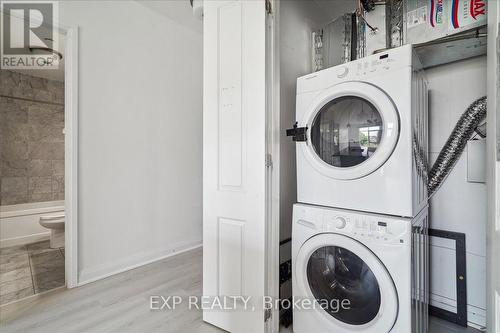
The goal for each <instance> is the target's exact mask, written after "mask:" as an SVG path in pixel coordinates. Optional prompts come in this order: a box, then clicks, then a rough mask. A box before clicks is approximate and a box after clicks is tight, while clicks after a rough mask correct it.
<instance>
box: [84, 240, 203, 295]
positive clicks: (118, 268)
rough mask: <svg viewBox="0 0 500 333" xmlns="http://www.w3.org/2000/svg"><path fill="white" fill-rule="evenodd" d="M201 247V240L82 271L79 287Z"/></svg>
mask: <svg viewBox="0 0 500 333" xmlns="http://www.w3.org/2000/svg"><path fill="white" fill-rule="evenodd" d="M201 246H203V241H201V240H200V241H197V242H189V243H180V244H176V245H175V246H173V247H171V248H169V249H165V250H163V251H159V252H152V253H149V254H142V255H139V256H135V257H132V258H126V259H123V260H119V261H117V262H116V261H115V262H113V263H112V264H107V265H100V266H98V267H96V268H93V269H87V270H86V269H82V271H81V272H80V274H79V277H78V282H77V286H83V285H85V284H88V283H91V282H95V281H98V280H101V279H105V278H107V277H110V276H112V275H116V274H119V273H123V272H126V271H129V270H131V269H134V268H138V267H141V266H144V265H148V264H151V263H154V262H156V261H159V260H163V259H166V258H168V257H172V256H174V255H177V254H181V253H184V252H187V251H191V250H194V249H197V248H200V247H201Z"/></svg>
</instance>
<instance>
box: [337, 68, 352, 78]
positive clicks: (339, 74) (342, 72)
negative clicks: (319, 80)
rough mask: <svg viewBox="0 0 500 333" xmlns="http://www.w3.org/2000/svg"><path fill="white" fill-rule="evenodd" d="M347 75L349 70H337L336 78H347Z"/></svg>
mask: <svg viewBox="0 0 500 333" xmlns="http://www.w3.org/2000/svg"><path fill="white" fill-rule="evenodd" d="M348 73H349V68H347V67H342V68H339V70H337V77H338V78H339V79H343V78H345V77H346V76H347V74H348Z"/></svg>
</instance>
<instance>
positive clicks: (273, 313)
mask: <svg viewBox="0 0 500 333" xmlns="http://www.w3.org/2000/svg"><path fill="white" fill-rule="evenodd" d="M266 7H267V8H268V10H269V12H268V14H267V15H266V165H267V173H266V219H267V223H266V225H267V227H266V251H267V255H266V260H267V262H266V268H267V270H266V289H267V290H266V295H267V296H271V297H273V298H274V299H278V298H279V296H280V295H279V291H280V277H279V264H280V259H279V250H280V247H279V242H280V239H279V237H280V172H279V170H280V136H281V127H280V80H279V77H280V66H279V33H278V29H277V27H278V24H279V23H278V22H279V19H278V17H279V15H278V12H279V11H278V7H279V1H277V0H266ZM275 304H276V303H275ZM268 311H270V318H269V320H268V321H266V325H265V331H266V332H278V331H279V309H278V308H276V307H272V308H271V309H269V310H268Z"/></svg>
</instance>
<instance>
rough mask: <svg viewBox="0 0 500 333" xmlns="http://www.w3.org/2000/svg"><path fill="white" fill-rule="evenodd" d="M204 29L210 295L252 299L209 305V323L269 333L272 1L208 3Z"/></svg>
mask: <svg viewBox="0 0 500 333" xmlns="http://www.w3.org/2000/svg"><path fill="white" fill-rule="evenodd" d="M203 27H204V31H203V43H204V46H203V50H204V63H203V68H204V69H203V71H204V78H203V81H204V82H203V86H204V91H203V94H204V101H203V295H204V296H205V297H218V298H219V300H221V302H222V301H223V300H224V299H226V300H229V303H230V306H229V307H231V306H232V304H233V303H232V301H231V300H232V299H233V298H234V297H236V298H237V297H240V296H243V297H245V298H247V297H251V299H250V300H249V303H248V304H246V303H245V301H243V300H242V299H237V300H236V303H235V304H236V309H226V310H220V309H212V310H204V311H203V320H205V321H206V322H208V323H210V324H213V325H215V326H218V327H220V328H223V329H225V330H227V331H230V332H264V331H265V327H266V324H265V318H264V317H265V314H264V309H263V306H262V303H263V302H262V300H263V297H264V294H265V291H266V276H265V274H266V200H267V199H266V68H265V59H266V9H265V1H264V0H235V1H231V0H222V1H219V0H210V1H205V2H204V26H203ZM246 300H248V299H246ZM245 304H246V307H245Z"/></svg>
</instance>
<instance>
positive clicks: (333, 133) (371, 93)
mask: <svg viewBox="0 0 500 333" xmlns="http://www.w3.org/2000/svg"><path fill="white" fill-rule="evenodd" d="M301 126H306V127H307V128H308V131H307V132H308V133H307V134H308V138H307V141H308V142H307V144H306V145H302V147H303V149H304V153H305V156H306V158H307V159H308V160H309V162H310V163H311V164H312V165H313V166H314V167H315V168H316V169H317V170H318V171H319V172H321V173H322V174H324V175H326V176H329V177H331V178H334V179H357V178H361V177H364V176H366V175H369V174H370V173H372V172H373V171H375V170H377V169H378V168H380V167H381V166H382V165H383V164H384V163H385V162H386V161H387V159H388V158H389V157H390V156H391V154H392V152H393V151H394V148H395V147H396V143H397V141H398V137H399V116H398V112H397V110H396V108H395V106H394V104H393V103H392V101H391V99H390V98H389V97H388V96H387V94H385V92H383V91H382V90H380V89H379V88H377V87H375V86H373V85H371V84H369V83H365V82H344V83H341V84H338V85H335V86H333V87H330V88H329V89H327V90H326V91H325V92H323V93H322V94H321V95H320V96H318V98H316V100H315V101H314V102H313V103H312V104H311V108H310V110H309V112H307V113H306V116H305V119H303V120H302V124H301Z"/></svg>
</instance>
